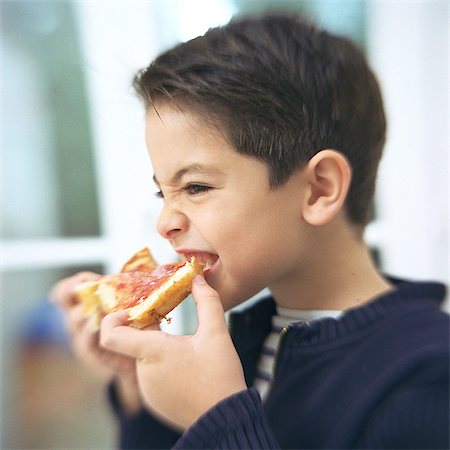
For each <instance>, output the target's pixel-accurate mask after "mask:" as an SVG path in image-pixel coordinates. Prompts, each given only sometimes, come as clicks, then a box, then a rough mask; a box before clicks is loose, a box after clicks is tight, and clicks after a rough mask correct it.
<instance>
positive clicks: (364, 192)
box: [134, 14, 386, 225]
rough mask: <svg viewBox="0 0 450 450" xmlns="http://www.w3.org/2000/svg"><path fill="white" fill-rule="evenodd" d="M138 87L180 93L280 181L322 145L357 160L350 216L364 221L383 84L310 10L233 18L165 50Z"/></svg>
mask: <svg viewBox="0 0 450 450" xmlns="http://www.w3.org/2000/svg"><path fill="white" fill-rule="evenodd" d="M134 87H135V89H136V91H137V93H138V95H139V96H140V97H141V98H142V99H143V101H144V103H145V105H146V107H149V106H153V107H155V103H156V102H157V101H161V100H163V101H175V102H176V103H177V104H179V105H183V106H186V107H188V108H190V109H191V110H193V111H194V112H196V113H198V114H200V115H201V117H202V118H203V119H205V120H207V123H209V124H211V125H213V126H215V127H217V128H218V129H220V130H221V131H222V132H223V134H224V136H225V137H226V139H227V140H228V141H229V142H230V144H231V145H232V146H233V147H234V148H235V149H236V151H238V152H240V153H242V154H246V155H251V156H253V157H255V158H258V159H260V160H262V161H263V162H265V163H266V165H267V166H268V168H269V181H270V185H271V187H272V188H273V189H275V188H276V187H278V186H281V185H282V184H283V183H284V182H286V181H287V180H288V178H289V177H290V176H291V175H292V173H293V172H294V171H295V170H297V169H299V168H301V167H303V166H304V165H305V164H306V163H307V161H308V160H309V159H310V158H311V157H312V156H314V155H315V154H316V153H317V152H319V151H320V150H323V149H326V148H329V149H335V150H338V151H340V152H341V153H342V154H344V155H345V156H346V158H347V159H348V161H349V162H350V164H351V167H352V183H351V186H350V191H349V194H348V197H347V200H346V211H347V214H348V217H349V219H350V220H351V221H352V222H353V223H356V224H362V225H364V224H366V223H367V221H368V218H369V212H370V205H371V201H372V198H373V193H374V190H375V178H376V172H377V167H378V163H379V160H380V158H381V153H382V148H383V145H384V140H385V128H386V124H385V116H384V110H383V104H382V99H381V94H380V90H379V87H378V83H377V81H376V79H375V77H374V75H373V73H372V72H371V70H370V69H369V67H368V65H367V62H366V59H365V57H364V55H363V53H362V52H361V51H360V50H359V49H358V48H357V47H356V46H355V45H354V44H353V43H352V42H351V41H349V40H348V39H346V38H342V37H337V36H333V35H331V34H329V33H327V32H325V31H323V30H319V29H317V28H316V27H314V26H313V25H312V24H310V23H308V22H307V21H305V20H304V19H303V18H301V17H298V16H293V15H286V14H267V15H263V16H259V17H248V18H244V19H238V20H233V21H231V22H230V23H229V24H227V25H226V26H223V27H217V28H212V29H210V30H209V31H208V32H207V33H206V34H205V35H204V36H201V37H198V38H196V39H192V40H190V41H188V42H186V43H182V44H179V45H177V46H176V47H174V48H173V49H171V50H169V51H167V52H165V53H163V54H162V55H160V56H159V57H158V58H157V59H156V60H155V61H154V62H153V63H152V64H150V66H148V67H147V68H145V69H143V70H142V71H140V72H139V73H138V74H137V75H136V77H135V79H134Z"/></svg>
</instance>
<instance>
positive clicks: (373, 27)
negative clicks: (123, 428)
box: [0, 0, 449, 449]
mask: <svg viewBox="0 0 450 450" xmlns="http://www.w3.org/2000/svg"><path fill="white" fill-rule="evenodd" d="M0 5H1V76H0V81H1V120H0V123H1V138H0V139H1V140H0V146H1V159H0V180H1V183H0V186H1V206H0V208H1V236H0V271H1V303H0V306H1V314H0V317H1V323H0V325H1V341H0V343H1V347H0V350H1V378H0V382H1V391H0V395H1V407H2V409H1V428H0V448H2V449H19V448H21V449H25V448H40V449H44V448H45V449H62V448H64V449H75V448H92V449H107V448H114V447H115V435H116V431H115V427H114V419H113V418H112V416H111V414H110V412H109V409H108V406H107V404H106V400H105V390H104V386H103V385H102V383H101V382H100V381H99V380H97V379H95V378H94V377H92V375H91V374H90V373H89V372H88V371H87V370H86V369H84V368H83V367H81V366H80V365H79V364H78V363H77V362H76V361H75V360H74V359H73V357H72V355H71V352H70V349H69V347H68V345H67V339H66V336H65V332H64V326H63V323H62V319H61V316H60V314H59V312H58V311H57V310H56V309H54V308H53V307H52V306H51V304H50V303H49V301H48V292H49V290H50V289H51V287H52V285H53V284H54V283H55V282H56V281H57V280H59V279H60V278H62V277H65V276H68V275H71V274H73V273H75V272H77V271H79V270H86V269H87V270H93V271H96V272H112V271H117V270H118V269H119V268H120V266H121V263H122V262H123V261H124V259H126V258H127V257H128V256H130V255H131V254H132V253H134V251H135V250H137V249H139V248H140V247H142V246H144V245H149V246H150V247H151V248H152V249H153V252H154V254H155V256H156V257H157V259H158V260H159V261H160V262H166V261H169V260H171V259H172V258H174V255H173V254H172V251H171V249H170V248H169V247H168V246H167V245H166V244H165V243H164V242H162V239H160V238H158V236H157V235H156V234H155V231H154V227H155V221H156V218H157V216H158V213H159V209H160V201H158V200H157V199H156V198H155V197H154V195H153V193H154V192H155V188H154V186H153V182H152V180H151V177H152V171H151V167H150V163H149V161H148V159H147V155H146V150H145V145H144V136H143V129H144V117H143V114H144V113H143V110H142V108H141V105H140V104H139V103H138V101H137V100H136V99H135V97H134V95H133V93H132V91H131V87H130V86H131V78H132V76H133V74H134V73H135V72H136V71H137V70H138V69H140V68H142V67H144V66H146V65H147V64H148V63H149V62H150V61H151V60H152V59H153V58H154V57H155V56H156V55H157V54H158V53H160V52H161V51H163V50H165V49H167V48H168V47H171V46H172V45H174V44H175V43H177V42H179V41H182V40H186V39H189V38H192V37H195V36H197V35H199V34H202V33H204V32H205V31H206V30H207V29H208V28H209V27H211V26H215V25H219V24H224V23H226V22H227V21H228V20H229V19H230V18H231V17H232V16H233V15H235V14H245V13H249V12H255V11H262V10H265V9H268V8H271V9H275V10H285V9H288V10H295V11H300V12H302V13H304V14H305V15H306V16H308V17H310V18H311V19H313V20H314V21H315V22H316V23H318V24H319V25H321V26H324V27H326V28H328V29H329V30H331V31H334V32H336V33H339V34H343V35H346V36H349V37H351V38H352V39H353V40H354V41H356V42H357V43H358V44H359V45H360V46H361V47H362V48H363V49H364V51H365V52H366V54H367V56H368V58H369V61H370V63H371V65H372V67H373V68H374V70H375V72H376V73H377V75H378V77H379V80H380V82H381V86H382V90H383V93H384V96H385V105H386V110H387V116H388V121H389V132H388V142H387V146H386V150H385V157H384V159H383V162H382V166H381V169H380V175H379V181H378V194H377V198H376V205H375V211H374V220H373V222H372V223H371V224H370V225H369V227H368V229H367V234H366V237H367V240H368V241H369V243H370V245H371V247H372V248H373V250H374V254H375V255H376V258H377V261H378V264H379V265H380V267H381V268H382V270H384V271H385V272H387V273H390V274H395V275H398V276H403V277H412V278H417V279H433V280H440V281H444V282H446V283H448V282H449V267H448V261H449V258H448V210H449V203H448V192H449V190H448V168H449V165H448V149H449V148H448V137H449V135H448V123H449V117H448V88H449V85H448V24H449V11H448V2H447V1H446V0H428V1H400V0H399V1H381V0H367V1H362V0H361V1H356V0H342V1H338V0H314V1H312V0H311V1H294V0H291V1H275V0H272V1H263V0H205V1H200V0H199V1H195V0H160V1H158V0H154V1H120V0H118V1H111V2H110V1H92V2H84V1H83V2H81V1H69V0H65V1H46V0H40V1H21V0H15V1H5V0H2V1H1V3H0ZM194 323H195V317H194V316H193V307H192V303H189V302H188V303H186V304H183V307H181V308H179V309H177V311H176V312H175V313H174V320H173V324H172V325H171V326H172V331H173V332H185V331H189V330H190V329H192V328H193V326H194Z"/></svg>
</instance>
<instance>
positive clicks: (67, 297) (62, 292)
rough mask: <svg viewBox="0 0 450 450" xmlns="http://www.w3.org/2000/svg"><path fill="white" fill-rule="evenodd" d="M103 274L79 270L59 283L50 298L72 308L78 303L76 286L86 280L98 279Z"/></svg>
mask: <svg viewBox="0 0 450 450" xmlns="http://www.w3.org/2000/svg"><path fill="white" fill-rule="evenodd" d="M100 277H101V275H99V274H97V273H94V272H79V273H77V274H76V275H73V276H71V277H68V278H64V279H63V280H61V281H60V282H59V283H57V284H56V285H55V286H54V288H53V289H52V290H51V292H50V295H49V297H50V300H51V302H52V303H55V304H56V305H59V306H62V307H63V308H70V307H71V306H73V305H74V304H76V303H78V302H77V300H76V297H75V294H74V291H75V288H76V286H78V285H79V284H80V283H83V282H85V281H95V280H98V279H99V278H100Z"/></svg>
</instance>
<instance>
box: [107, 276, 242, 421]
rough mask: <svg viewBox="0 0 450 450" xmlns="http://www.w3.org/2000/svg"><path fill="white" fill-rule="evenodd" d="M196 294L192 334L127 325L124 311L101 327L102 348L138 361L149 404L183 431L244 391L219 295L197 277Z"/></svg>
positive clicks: (237, 359) (194, 285)
mask: <svg viewBox="0 0 450 450" xmlns="http://www.w3.org/2000/svg"><path fill="white" fill-rule="evenodd" d="M192 294H193V297H194V299H195V301H196V304H197V314H198V322H199V326H198V329H197V331H196V333H195V334H194V335H193V336H172V335H169V334H167V333H164V332H162V331H160V330H156V329H146V330H137V329H134V328H132V327H128V326H126V324H127V317H128V315H127V312H126V311H121V312H118V313H114V314H110V315H108V316H106V317H105V318H104V319H103V321H102V327H101V343H102V345H103V346H104V347H106V348H109V349H111V350H114V351H117V352H120V353H123V354H125V355H128V356H130V357H134V358H136V359H137V377H138V383H139V387H140V390H141V393H142V397H143V400H144V402H145V404H146V405H147V406H148V407H149V408H150V409H151V410H152V411H153V412H154V413H156V414H157V415H159V416H160V417H161V418H162V419H164V420H165V421H167V422H169V423H171V424H172V425H173V426H176V427H177V428H181V429H185V428H187V427H189V426H190V425H191V424H192V423H194V422H195V421H196V420H197V419H198V418H199V417H200V416H201V415H202V414H203V413H205V412H206V411H207V410H208V409H210V408H211V407H212V406H214V405H215V404H216V403H217V402H219V401H221V400H223V399H224V398H226V397H228V396H230V395H232V394H234V393H236V392H239V391H241V390H243V389H246V385H245V379H244V373H243V370H242V365H241V362H240V360H239V357H238V355H237V353H236V350H235V348H234V346H233V343H232V341H231V337H230V335H229V333H228V328H227V325H226V322H225V318H224V312H223V308H222V304H221V303H220V299H219V295H218V294H217V292H216V291H215V290H214V289H212V288H211V287H210V286H209V285H208V284H206V281H205V279H204V278H203V277H197V278H195V280H194V282H193V285H192Z"/></svg>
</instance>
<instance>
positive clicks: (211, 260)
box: [182, 252, 219, 272]
mask: <svg viewBox="0 0 450 450" xmlns="http://www.w3.org/2000/svg"><path fill="white" fill-rule="evenodd" d="M182 254H183V256H184V257H185V258H186V259H187V260H189V259H191V258H192V257H193V256H195V258H196V259H197V260H198V261H199V262H201V263H203V264H204V265H205V268H204V269H203V271H204V272H209V271H212V270H213V269H214V268H215V267H216V266H217V264H218V263H219V255H215V254H214V253H209V252H183V253H182Z"/></svg>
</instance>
